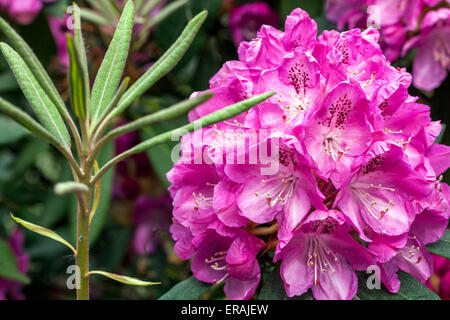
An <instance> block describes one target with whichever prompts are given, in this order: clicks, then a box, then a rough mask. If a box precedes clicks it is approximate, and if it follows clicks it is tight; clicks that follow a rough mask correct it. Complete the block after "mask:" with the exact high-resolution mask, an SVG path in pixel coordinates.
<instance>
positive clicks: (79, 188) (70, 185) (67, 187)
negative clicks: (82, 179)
mask: <svg viewBox="0 0 450 320" xmlns="http://www.w3.org/2000/svg"><path fill="white" fill-rule="evenodd" d="M71 192H82V193H84V192H89V188H88V186H87V185H85V184H83V183H79V182H74V181H67V182H60V183H58V184H57V185H56V186H55V193H56V194H57V195H63V194H66V193H71Z"/></svg>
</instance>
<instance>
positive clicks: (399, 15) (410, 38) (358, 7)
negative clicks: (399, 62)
mask: <svg viewBox="0 0 450 320" xmlns="http://www.w3.org/2000/svg"><path fill="white" fill-rule="evenodd" d="M326 11H327V17H328V19H330V20H332V21H334V22H336V23H337V26H338V28H339V29H343V28H344V27H345V26H348V27H349V28H355V27H358V28H366V27H368V26H375V27H377V28H379V29H380V34H381V40H380V43H381V48H382V50H383V53H384V54H385V56H386V57H387V58H388V59H389V60H391V61H394V60H396V59H397V58H399V57H400V55H401V56H405V55H406V54H407V53H408V52H409V51H411V50H412V49H416V50H417V54H416V56H415V58H414V63H413V81H414V86H415V87H417V88H419V89H423V90H434V89H435V88H437V87H439V86H440V84H441V83H442V82H443V80H444V79H445V78H446V77H447V72H448V70H449V68H450V62H449V61H450V48H449V39H450V31H449V30H450V27H449V21H450V13H449V12H450V1H448V0H412V1H406V0H328V1H327V2H326Z"/></svg>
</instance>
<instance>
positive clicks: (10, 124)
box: [0, 116, 30, 145]
mask: <svg viewBox="0 0 450 320" xmlns="http://www.w3.org/2000/svg"><path fill="white" fill-rule="evenodd" d="M29 134H30V131H28V130H27V129H25V128H24V127H22V126H20V125H19V124H18V123H17V122H15V121H13V120H11V119H9V118H7V117H4V116H0V145H2V144H8V143H13V142H16V141H18V140H20V139H22V138H23V137H25V136H27V135H29Z"/></svg>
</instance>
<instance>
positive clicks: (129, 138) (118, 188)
mask: <svg viewBox="0 0 450 320" xmlns="http://www.w3.org/2000/svg"><path fill="white" fill-rule="evenodd" d="M124 124H126V122H121V123H119V125H118V126H121V125H124ZM139 142H140V137H139V133H138V132H135V131H134V132H130V133H127V134H124V135H122V136H120V137H118V138H117V139H116V140H115V148H116V150H115V152H116V154H121V153H123V152H125V151H127V150H128V149H131V148H132V147H134V146H135V145H137V144H138V143H139ZM150 171H151V166H150V162H149V159H148V157H147V155H146V154H144V153H139V154H136V155H134V156H132V157H131V158H129V159H128V160H127V161H122V162H120V163H118V164H117V166H116V167H115V174H114V183H113V196H114V197H115V198H117V199H131V200H133V199H135V198H136V197H138V196H139V195H140V194H141V192H142V189H141V186H140V183H139V181H140V180H144V179H148V177H149V175H150Z"/></svg>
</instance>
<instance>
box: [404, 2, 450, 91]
mask: <svg viewBox="0 0 450 320" xmlns="http://www.w3.org/2000/svg"><path fill="white" fill-rule="evenodd" d="M413 48H415V49H417V55H416V57H415V58H414V64H413V83H414V86H416V87H417V88H419V89H423V90H433V89H435V88H437V87H439V85H440V84H441V83H442V81H444V80H445V78H446V77H447V72H448V71H449V70H450V9H449V8H442V9H439V10H436V11H431V12H429V13H428V14H427V15H426V16H425V18H424V20H423V21H422V25H421V29H420V33H419V34H418V35H417V36H415V37H413V38H411V39H409V40H408V42H407V43H406V45H405V46H404V48H403V54H406V52H407V51H409V50H410V49H413Z"/></svg>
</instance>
